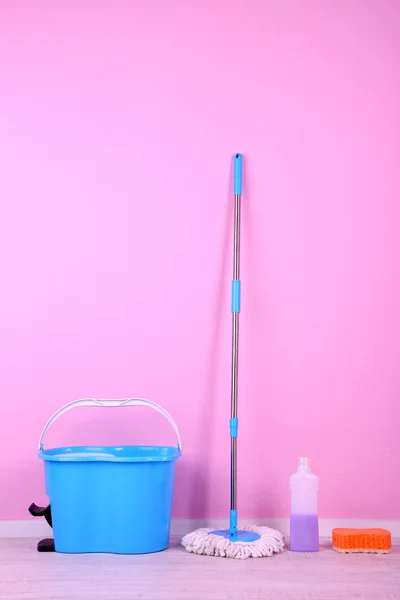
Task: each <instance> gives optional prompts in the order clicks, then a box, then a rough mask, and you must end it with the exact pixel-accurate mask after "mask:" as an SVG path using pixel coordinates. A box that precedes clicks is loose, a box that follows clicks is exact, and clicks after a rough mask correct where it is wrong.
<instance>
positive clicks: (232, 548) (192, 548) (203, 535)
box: [181, 525, 284, 559]
mask: <svg viewBox="0 0 400 600" xmlns="http://www.w3.org/2000/svg"><path fill="white" fill-rule="evenodd" d="M241 529H242V530H244V531H253V532H254V533H258V535H259V536H260V538H259V539H258V540H255V541H254V542H232V541H231V540H229V539H227V538H224V537H223V536H221V535H214V534H210V533H209V532H210V531H213V529H204V528H203V529H197V530H196V531H192V533H188V534H187V535H185V537H184V538H183V539H182V542H181V544H182V546H183V547H184V548H186V550H187V551H188V552H193V553H194V554H206V555H207V556H222V557H226V558H240V559H244V558H261V557H262V556H272V555H273V554H274V553H278V552H282V551H283V548H284V537H283V534H282V533H280V532H279V531H276V530H275V529H270V527H256V526H255V525H245V526H244V527H241Z"/></svg>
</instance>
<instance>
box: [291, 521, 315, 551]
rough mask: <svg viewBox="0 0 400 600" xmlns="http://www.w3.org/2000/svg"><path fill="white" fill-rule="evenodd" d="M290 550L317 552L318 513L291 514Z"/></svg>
mask: <svg viewBox="0 0 400 600" xmlns="http://www.w3.org/2000/svg"><path fill="white" fill-rule="evenodd" d="M290 550H291V551H292V552H318V550H319V531H318V515H291V517H290Z"/></svg>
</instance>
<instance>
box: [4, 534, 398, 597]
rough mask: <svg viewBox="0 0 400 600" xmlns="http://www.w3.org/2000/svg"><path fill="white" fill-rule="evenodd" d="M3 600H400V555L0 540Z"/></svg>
mask: <svg viewBox="0 0 400 600" xmlns="http://www.w3.org/2000/svg"><path fill="white" fill-rule="evenodd" d="M0 598H1V600H14V599H16V598H19V599H24V600H44V599H46V600H59V599H63V600H65V599H68V600H81V599H82V600H139V599H140V600H193V599H196V600H301V599H307V600H336V599H339V598H340V599H346V600H356V599H357V600H378V599H379V600H381V599H385V600H400V548H395V549H394V550H393V552H392V553H391V554H389V555H352V556H348V555H341V554H337V553H335V552H333V551H332V550H330V549H329V548H328V547H323V548H322V549H321V551H320V552H318V553H316V554H297V553H291V552H285V553H284V554H281V555H278V556H274V557H273V558H263V559H250V560H245V561H239V560H232V559H231V560H228V559H222V558H209V557H206V556H194V555H192V554H188V553H186V552H185V550H184V549H183V548H181V547H180V546H179V545H178V540H177V541H175V543H173V544H172V545H171V548H170V549H169V550H166V551H165V552H160V553H158V554H148V555H142V556H115V555H114V556H113V555H106V554H95V555H93V554H92V555H89V554H87V555H63V554H57V553H54V554H39V553H38V552H37V551H36V541H35V540H32V539H29V540H0Z"/></svg>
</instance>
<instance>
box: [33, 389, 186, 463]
mask: <svg viewBox="0 0 400 600" xmlns="http://www.w3.org/2000/svg"><path fill="white" fill-rule="evenodd" d="M77 406H112V407H116V406H149V407H150V408H153V409H154V410H156V411H157V412H159V413H160V414H161V415H162V416H163V417H165V418H166V419H167V421H168V422H169V423H170V424H171V425H172V427H173V429H174V431H175V433H176V437H177V438H178V448H179V449H181V448H182V444H181V436H180V435H179V430H178V427H177V425H176V423H175V421H174V420H173V418H172V417H171V415H170V414H169V413H168V412H167V411H166V410H165V409H164V408H163V407H162V406H159V405H158V404H156V403H155V402H151V400H144V398H122V399H120V400H109V399H106V400H100V399H98V398H84V399H82V400H74V402H70V403H69V404H66V405H65V406H63V407H62V408H60V409H59V410H58V411H57V412H56V413H54V415H53V416H52V417H50V419H49V420H48V421H47V423H46V425H45V426H44V427H43V431H42V433H41V435H40V438H39V451H40V450H43V437H44V434H45V433H46V431H47V430H48V428H49V427H50V425H52V424H53V423H54V421H56V420H57V419H58V418H59V417H61V415H63V414H64V413H66V412H68V411H69V410H71V408H75V407H77Z"/></svg>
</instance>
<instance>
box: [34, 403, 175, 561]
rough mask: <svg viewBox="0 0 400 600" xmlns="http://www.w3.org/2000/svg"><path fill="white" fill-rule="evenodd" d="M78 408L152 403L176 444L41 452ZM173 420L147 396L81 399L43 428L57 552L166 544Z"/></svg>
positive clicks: (139, 549)
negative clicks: (52, 431)
mask: <svg viewBox="0 0 400 600" xmlns="http://www.w3.org/2000/svg"><path fill="white" fill-rule="evenodd" d="M78 406H113V407H114V406H118V407H120V406H149V407H151V408H153V409H155V410H157V411H158V412H159V413H161V414H162V415H163V416H164V417H166V419H168V421H169V422H170V423H171V425H172V427H173V428H174V430H175V433H176V435H177V438H178V445H177V446H175V447H171V446H116V447H115V446H112V447H111V446H104V447H99V446H97V447H94V446H75V447H66V448H51V449H49V450H44V448H43V443H42V440H43V436H44V434H45V432H46V431H47V429H48V427H50V425H51V424H52V423H53V422H54V421H55V420H56V419H57V418H58V417H60V416H61V415H62V414H64V413H65V412H66V411H68V410H70V409H72V408H75V407H78ZM180 456H181V440H180V436H179V431H178V428H177V426H176V424H175V422H174V420H173V419H172V417H171V416H170V415H169V414H168V413H167V412H166V411H165V410H164V409H163V408H162V407H161V406H159V405H158V404H155V403H154V402H150V401H149V400H143V399H126V400H95V399H85V400H77V401H75V402H71V403H70V404H67V405H66V406H64V407H63V408H61V409H60V410H59V411H58V412H57V413H55V414H54V415H53V416H52V417H51V418H50V419H49V421H48V422H47V423H46V425H45V427H44V429H43V432H42V435H41V436H40V441H39V458H42V459H43V460H44V472H45V481H46V493H47V495H48V496H49V499H50V506H51V515H52V523H53V531H54V545H55V549H56V551H57V552H67V553H82V552H109V553H118V554H146V553H149V552H158V551H160V550H165V548H167V547H168V544H169V536H170V523H171V508H172V496H173V488H174V471H175V461H176V459H177V458H179V457H180Z"/></svg>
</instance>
